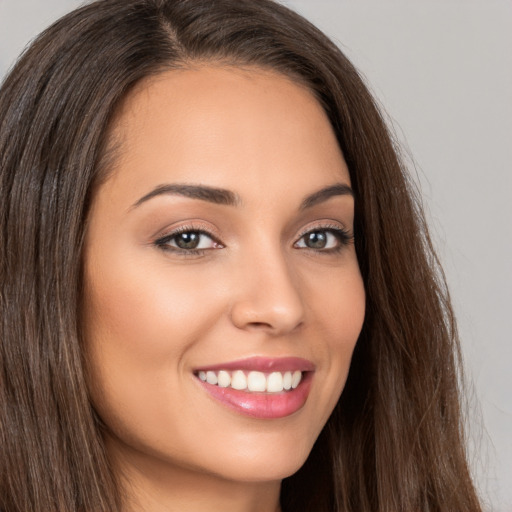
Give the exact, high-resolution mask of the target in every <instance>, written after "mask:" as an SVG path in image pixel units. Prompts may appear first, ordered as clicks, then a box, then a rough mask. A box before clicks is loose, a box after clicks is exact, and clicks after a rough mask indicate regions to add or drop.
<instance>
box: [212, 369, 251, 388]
mask: <svg viewBox="0 0 512 512" xmlns="http://www.w3.org/2000/svg"><path fill="white" fill-rule="evenodd" d="M219 378H220V375H219ZM231 387H232V388H233V389H246V388H247V377H246V376H245V373H244V372H243V371H242V370H237V371H236V372H235V373H233V377H231Z"/></svg>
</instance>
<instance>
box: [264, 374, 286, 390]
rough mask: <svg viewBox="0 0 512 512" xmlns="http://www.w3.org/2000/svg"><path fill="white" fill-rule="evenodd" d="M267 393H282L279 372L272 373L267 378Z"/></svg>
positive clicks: (281, 380)
mask: <svg viewBox="0 0 512 512" xmlns="http://www.w3.org/2000/svg"><path fill="white" fill-rule="evenodd" d="M267 391H268V392H269V393H279V392H280V391H283V374H282V373H281V372H272V373H271V374H270V375H269V376H268V379H267Z"/></svg>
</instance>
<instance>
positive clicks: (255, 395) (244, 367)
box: [194, 357, 315, 419]
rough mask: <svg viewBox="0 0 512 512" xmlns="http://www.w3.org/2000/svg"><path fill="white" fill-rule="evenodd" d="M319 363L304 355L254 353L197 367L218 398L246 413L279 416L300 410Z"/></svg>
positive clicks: (210, 392)
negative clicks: (278, 356) (267, 356)
mask: <svg viewBox="0 0 512 512" xmlns="http://www.w3.org/2000/svg"><path fill="white" fill-rule="evenodd" d="M314 373H315V365H314V364H313V363H312V362H310V361H307V360H305V359H302V358H296V357H288V358H264V357H253V358H249V359H244V360H240V361H232V362H230V363H222V364H219V365H215V366H209V367H203V368H200V369H197V370H195V371H194V376H195V377H196V379H197V382H198V383H199V384H201V387H202V388H203V389H204V390H205V391H206V392H207V394H208V395H210V396H211V397H212V398H214V399H215V400H216V401H217V402H220V403H221V404H223V405H225V406H227V407H228V408H230V409H232V410H235V411H236V412H238V413H239V414H242V415H244V416H252V417H255V418H260V419H276V418H283V417H285V416H290V415H292V414H293V413H295V412H297V411H298V410H300V409H301V408H302V407H303V406H304V404H305V403H306V400H307V398H308V396H309V392H310V390H311V385H312V381H313V375H314Z"/></svg>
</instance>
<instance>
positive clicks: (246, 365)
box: [196, 356, 315, 373]
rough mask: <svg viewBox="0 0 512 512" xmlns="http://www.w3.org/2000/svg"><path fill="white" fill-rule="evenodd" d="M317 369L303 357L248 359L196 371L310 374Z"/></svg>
mask: <svg viewBox="0 0 512 512" xmlns="http://www.w3.org/2000/svg"><path fill="white" fill-rule="evenodd" d="M314 369H315V365H314V364H313V363H312V362H311V361H308V360H307V359H303V358H301V357H261V356H257V357H248V358H246V359H238V360H236V361H229V362H225V363H219V364H214V365H208V366H201V367H200V368H197V369H196V371H214V372H215V371H220V370H245V371H248V372H250V371H259V372H263V373H270V372H288V371H297V370H298V371H301V372H309V371H313V370H314Z"/></svg>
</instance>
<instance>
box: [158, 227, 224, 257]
mask: <svg viewBox="0 0 512 512" xmlns="http://www.w3.org/2000/svg"><path fill="white" fill-rule="evenodd" d="M155 245H157V246H158V247H160V248H162V249H165V250H171V251H177V252H184V253H186V252H188V253H197V252H198V251H204V250H208V249H218V248H221V247H222V245H221V244H220V243H219V242H217V240H215V239H214V238H213V236H212V235H210V234H209V233H207V232H206V231H203V230H199V229H188V228H183V229H180V230H176V231H174V232H172V233H170V234H168V235H166V236H164V237H162V238H159V239H158V240H156V242H155Z"/></svg>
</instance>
